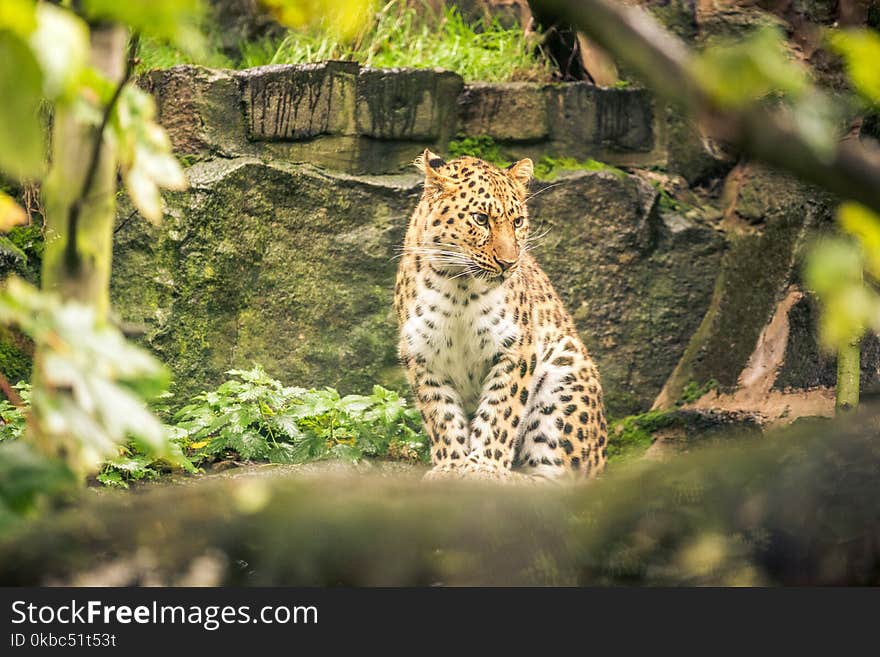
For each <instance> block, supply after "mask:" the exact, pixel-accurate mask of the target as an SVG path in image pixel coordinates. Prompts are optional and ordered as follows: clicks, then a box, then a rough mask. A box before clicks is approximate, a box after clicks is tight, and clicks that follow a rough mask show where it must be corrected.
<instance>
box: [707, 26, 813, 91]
mask: <svg viewBox="0 0 880 657" xmlns="http://www.w3.org/2000/svg"><path fill="white" fill-rule="evenodd" d="M694 74H695V75H696V77H697V79H698V80H699V81H700V83H701V85H702V86H703V88H704V90H706V91H707V92H708V93H709V94H710V96H711V97H712V98H713V99H714V100H715V102H717V103H718V104H719V105H721V106H723V107H739V108H741V107H745V106H747V105H749V104H750V103H754V102H755V101H758V100H762V99H764V98H766V97H768V96H776V95H780V94H782V95H786V96H792V97H794V96H798V95H800V94H802V93H804V92H806V91H807V90H808V88H809V85H810V81H809V74H808V71H807V68H806V67H805V66H803V65H802V64H800V63H799V62H797V61H795V60H794V58H793V57H792V55H791V53H790V52H789V50H788V48H787V42H786V40H785V37H784V35H783V34H782V32H781V31H780V30H778V29H775V28H771V27H764V28H761V29H759V30H756V31H754V32H752V33H751V34H749V35H748V36H747V37H746V38H737V39H735V40H733V39H732V40H728V41H725V42H721V43H718V44H717V45H713V46H712V47H710V48H707V49H706V50H705V51H703V53H702V54H701V55H699V56H698V57H697V58H696V59H695V60H694Z"/></svg>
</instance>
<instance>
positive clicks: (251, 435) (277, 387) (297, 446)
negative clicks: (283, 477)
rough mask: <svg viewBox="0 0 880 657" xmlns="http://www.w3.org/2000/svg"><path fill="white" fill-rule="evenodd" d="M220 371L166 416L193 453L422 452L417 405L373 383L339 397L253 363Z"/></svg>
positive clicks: (299, 459) (411, 455) (349, 456)
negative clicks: (223, 377)
mask: <svg viewBox="0 0 880 657" xmlns="http://www.w3.org/2000/svg"><path fill="white" fill-rule="evenodd" d="M228 374H229V375H230V377H231V378H230V379H229V380H228V381H226V382H225V383H223V384H222V385H220V386H219V387H218V388H217V389H216V390H213V391H210V392H203V393H201V394H200V395H197V396H196V397H195V398H194V399H193V400H192V402H191V403H190V404H188V405H187V406H184V407H183V408H182V409H180V411H178V412H177V413H176V414H175V416H174V424H175V425H176V426H177V427H179V428H180V429H181V430H183V431H185V432H186V436H187V441H188V444H189V448H190V452H191V455H192V458H193V459H194V460H196V461H201V460H205V459H209V460H210V459H216V458H221V457H223V456H227V455H236V456H238V457H239V458H242V459H246V460H268V461H271V462H276V463H303V462H305V461H311V460H316V459H323V458H334V457H335V458H342V459H345V460H350V461H357V460H359V459H361V458H363V457H365V456H372V457H393V458H403V459H406V460H413V461H416V460H426V459H427V458H428V456H427V454H428V452H427V441H426V438H425V436H424V435H423V434H422V433H421V430H420V427H421V420H420V418H419V413H418V411H416V410H415V409H413V408H411V407H408V406H407V405H406V401H405V400H404V399H402V398H401V397H400V396H399V395H398V394H397V393H395V392H392V391H390V390H386V389H385V388H382V387H381V386H375V387H374V388H373V393H372V394H371V395H347V396H345V397H342V396H340V395H339V393H338V392H337V391H336V390H333V389H332V388H324V389H320V390H316V389H311V390H306V389H305V388H296V387H286V386H284V385H282V384H281V383H280V382H278V381H276V380H275V379H272V378H271V377H269V376H268V375H267V374H266V372H265V371H264V370H263V369H262V368H260V367H255V368H254V369H251V370H231V371H230V372H229V373H228Z"/></svg>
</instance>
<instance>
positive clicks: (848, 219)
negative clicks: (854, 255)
mask: <svg viewBox="0 0 880 657" xmlns="http://www.w3.org/2000/svg"><path fill="white" fill-rule="evenodd" d="M837 220H838V222H839V223H840V226H841V227H842V228H843V229H844V230H845V231H846V232H847V233H849V234H850V235H852V236H853V237H855V238H856V239H858V240H859V243H860V244H861V245H862V251H863V253H864V257H865V265H866V268H867V270H868V271H869V272H870V273H871V275H872V276H873V277H874V278H876V279H878V280H880V217H878V216H877V215H876V214H875V213H874V212H872V211H871V210H869V209H868V208H866V207H865V206H863V205H860V204H858V203H853V202H849V203H844V204H842V205H841V206H840V208H839V209H838V211H837Z"/></svg>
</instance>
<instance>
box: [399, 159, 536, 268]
mask: <svg viewBox="0 0 880 657" xmlns="http://www.w3.org/2000/svg"><path fill="white" fill-rule="evenodd" d="M415 165H416V167H418V168H419V169H420V170H421V171H422V172H423V173H424V174H425V189H424V193H423V195H422V203H423V204H424V205H425V206H426V208H425V209H426V212H425V213H424V214H423V217H424V218H423V225H422V226H421V227H420V228H421V230H420V235H421V239H420V244H419V248H420V249H422V250H423V255H424V256H425V257H426V258H427V259H428V260H429V261H430V262H431V264H432V266H434V268H435V269H436V270H438V271H440V272H441V273H445V274H448V275H472V276H479V277H482V278H499V277H504V278H506V277H507V276H509V275H511V274H512V273H513V272H515V271H516V269H517V267H518V265H519V263H520V258H521V256H522V253H523V251H524V248H525V245H526V240H527V237H528V233H529V218H528V212H527V211H526V193H527V188H528V183H529V180H531V177H532V161H531V160H529V159H524V160H520V161H519V162H516V163H514V164H512V165H510V166H509V167H507V168H506V169H499V168H498V167H496V166H494V165H492V164H489V163H488V162H485V161H483V160H480V159H477V158H475V157H467V156H465V157H459V158H457V159H455V160H452V161H451V162H444V161H443V160H442V159H441V158H440V157H439V156H437V155H435V154H434V153H432V152H431V151H428V150H426V151H425V152H424V153H422V155H420V156H419V157H418V158H416V161H415Z"/></svg>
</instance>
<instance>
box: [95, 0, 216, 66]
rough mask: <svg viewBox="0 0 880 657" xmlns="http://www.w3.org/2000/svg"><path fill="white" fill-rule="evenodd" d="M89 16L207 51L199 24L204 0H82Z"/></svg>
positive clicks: (188, 49) (195, 53)
mask: <svg viewBox="0 0 880 657" xmlns="http://www.w3.org/2000/svg"><path fill="white" fill-rule="evenodd" d="M82 7H83V10H84V12H85V14H86V16H87V17H88V18H90V19H93V20H105V21H113V22H117V23H122V24H124V25H127V26H129V27H130V28H131V29H132V30H134V31H135V32H139V33H141V34H146V35H149V36H154V37H157V38H159V39H162V40H165V41H169V42H171V43H173V44H174V45H175V46H177V47H178V48H180V49H181V50H183V51H185V52H187V53H190V54H191V55H192V56H201V55H202V54H203V53H204V51H205V38H204V35H203V34H202V32H201V30H200V29H199V24H200V22H201V20H202V17H203V16H204V13H205V7H204V3H203V2H202V1H201V0H123V1H120V0H82Z"/></svg>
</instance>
